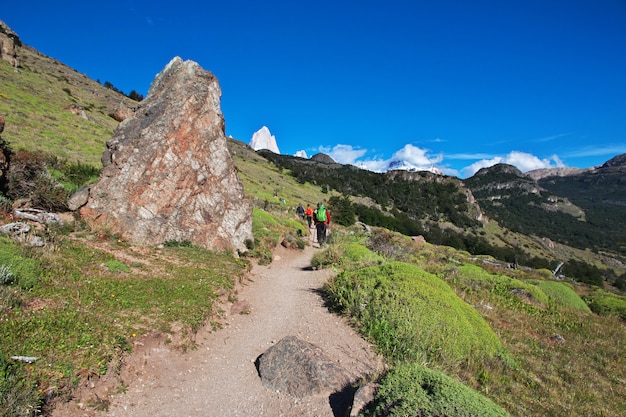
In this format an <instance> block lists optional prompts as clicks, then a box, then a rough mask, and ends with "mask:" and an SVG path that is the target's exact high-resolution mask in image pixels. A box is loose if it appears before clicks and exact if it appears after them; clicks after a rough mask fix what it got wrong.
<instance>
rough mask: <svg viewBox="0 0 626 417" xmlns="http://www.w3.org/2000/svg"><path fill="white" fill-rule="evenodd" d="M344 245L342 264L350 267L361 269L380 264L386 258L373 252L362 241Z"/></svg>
mask: <svg viewBox="0 0 626 417" xmlns="http://www.w3.org/2000/svg"><path fill="white" fill-rule="evenodd" d="M343 246H344V254H343V258H342V260H341V264H342V265H344V267H346V268H349V269H359V268H365V267H368V266H375V265H380V264H381V263H383V261H384V260H385V258H383V257H382V256H380V255H378V254H377V253H374V252H372V251H371V250H369V249H368V248H366V247H365V246H363V245H361V244H360V243H354V242H352V243H347V244H345V245H343Z"/></svg>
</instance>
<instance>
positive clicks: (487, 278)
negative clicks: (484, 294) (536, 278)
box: [451, 264, 549, 308]
mask: <svg viewBox="0 0 626 417" xmlns="http://www.w3.org/2000/svg"><path fill="white" fill-rule="evenodd" d="M455 269H456V273H455V274H452V275H451V276H452V278H451V280H452V281H453V282H454V286H455V287H457V288H460V289H462V290H463V291H465V292H472V291H476V290H478V289H481V290H483V291H489V292H491V293H493V294H496V295H500V296H503V297H504V298H507V299H509V300H510V302H511V303H513V304H515V305H518V306H519V308H527V307H528V305H529V304H530V305H531V306H538V307H541V308H545V307H546V306H547V305H548V301H549V300H548V296H547V295H546V294H545V293H544V292H543V291H542V290H541V288H539V287H537V286H535V285H532V284H530V283H527V282H524V281H521V280H519V279H515V278H511V277H507V276H506V275H499V274H491V273H489V272H488V271H486V270H484V269H483V268H481V267H480V266H478V265H472V264H464V265H461V266H460V267H458V268H455Z"/></svg>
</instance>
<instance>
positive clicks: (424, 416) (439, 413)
mask: <svg viewBox="0 0 626 417" xmlns="http://www.w3.org/2000/svg"><path fill="white" fill-rule="evenodd" d="M359 415H360V416H364V417H378V416H381V417H382V416H385V417H386V416H397V417H413V416H420V417H430V416H432V417H475V416H481V417H506V416H509V414H508V413H507V412H506V411H505V410H504V409H502V408H501V407H500V406H498V405H497V404H495V403H494V402H493V401H491V400H490V399H488V398H486V397H484V396H482V395H481V394H479V393H478V392H476V391H474V390H472V389H471V388H469V387H467V386H465V385H463V384H461V383H460V382H458V381H456V380H454V379H452V378H450V377H449V376H447V375H445V374H443V373H441V372H438V371H434V370H432V369H428V368H426V367H424V366H421V365H419V364H408V365H400V366H396V367H394V368H393V369H392V370H391V371H390V372H389V373H388V374H387V375H385V376H384V377H383V378H382V380H381V382H380V387H379V388H378V390H377V392H376V395H375V398H374V401H373V402H372V403H371V404H369V405H368V407H367V408H366V409H365V410H363V412H362V413H361V414H359Z"/></svg>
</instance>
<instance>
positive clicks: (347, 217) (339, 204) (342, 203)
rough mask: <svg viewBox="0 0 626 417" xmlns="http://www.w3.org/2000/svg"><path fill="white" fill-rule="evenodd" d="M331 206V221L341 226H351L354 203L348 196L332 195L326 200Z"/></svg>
mask: <svg viewBox="0 0 626 417" xmlns="http://www.w3.org/2000/svg"><path fill="white" fill-rule="evenodd" d="M328 204H329V205H330V207H331V213H332V221H333V222H336V223H338V224H340V225H342V226H351V225H353V224H354V219H355V217H356V214H355V210H354V205H353V204H352V202H351V201H350V198H349V197H337V196H333V197H331V198H330V199H329V200H328Z"/></svg>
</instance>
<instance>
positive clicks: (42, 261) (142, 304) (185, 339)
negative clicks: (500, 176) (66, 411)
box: [0, 236, 247, 415]
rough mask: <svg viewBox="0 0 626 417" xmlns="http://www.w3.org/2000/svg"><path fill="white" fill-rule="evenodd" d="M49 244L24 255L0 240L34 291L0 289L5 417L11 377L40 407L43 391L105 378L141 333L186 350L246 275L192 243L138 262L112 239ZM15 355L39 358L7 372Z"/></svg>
mask: <svg viewBox="0 0 626 417" xmlns="http://www.w3.org/2000/svg"><path fill="white" fill-rule="evenodd" d="M54 241H55V247H54V250H46V249H42V250H30V249H29V250H25V249H24V248H21V247H20V246H19V245H18V244H16V243H13V242H11V241H8V240H7V239H1V240H0V258H2V259H3V260H4V262H8V263H9V264H14V265H20V267H19V268H15V273H16V275H17V276H18V281H19V282H21V281H22V280H23V279H25V278H24V277H27V278H28V279H27V280H28V282H30V283H32V284H33V285H32V286H29V288H28V289H22V288H21V285H17V284H16V285H12V286H8V287H7V286H2V287H1V288H2V291H0V297H2V302H1V303H0V306H1V307H2V318H3V324H2V326H0V354H1V355H0V362H2V361H5V365H4V368H5V369H4V374H0V387H4V391H3V392H2V400H1V402H0V410H1V411H2V412H1V413H0V414H2V415H4V414H3V413H4V412H5V411H6V410H8V408H10V407H12V406H11V404H15V402H16V401H18V402H19V401H20V400H19V398H16V396H17V395H18V393H16V392H14V391H12V390H9V389H8V388H7V386H9V385H11V384H9V381H12V380H14V379H17V380H20V381H23V384H25V386H31V387H35V386H36V387H38V390H37V392H36V393H39V394H40V395H39V396H37V395H36V393H31V394H32V396H34V397H37V398H39V400H38V401H41V398H42V396H43V395H44V393H45V392H47V391H46V390H47V389H48V388H52V387H56V388H55V389H56V390H59V392H57V395H61V393H63V392H66V393H68V394H69V393H70V392H71V389H72V388H73V387H74V386H75V385H76V383H77V381H78V380H80V378H84V377H89V376H94V375H102V374H104V373H105V372H106V371H107V368H108V366H109V363H110V362H111V361H112V360H113V359H115V358H118V357H119V356H120V355H121V354H123V353H124V352H127V351H128V350H129V349H130V348H131V347H132V344H133V340H135V339H136V338H141V337H142V335H144V334H147V333H151V332H154V331H158V332H162V333H165V334H168V335H169V336H168V337H170V338H171V339H172V340H175V341H176V345H177V346H178V347H179V348H180V349H183V350H186V349H189V348H193V335H194V334H195V332H196V331H197V330H198V329H199V327H200V326H201V325H202V324H204V323H206V322H207V321H214V322H215V323H218V322H219V316H220V312H219V311H218V310H217V307H216V301H217V300H218V294H221V295H222V296H227V295H228V294H230V293H233V292H234V291H235V290H234V285H235V282H236V281H237V280H238V279H241V277H242V276H243V274H244V272H245V271H246V269H247V263H246V262H245V261H243V260H239V259H234V258H232V257H231V256H229V255H227V254H218V253H213V252H210V251H207V250H204V249H201V248H198V247H193V246H186V247H183V246H173V247H164V248H163V249H156V248H155V249H153V250H151V252H150V254H149V255H138V254H136V253H134V252H133V251H132V248H130V247H128V246H126V245H125V244H124V243H123V242H117V241H113V240H110V241H98V240H97V239H95V238H93V243H92V244H88V243H83V242H80V241H77V240H74V239H69V238H67V237H59V236H57V237H55V238H54ZM100 248H106V249H107V250H106V251H105V250H102V249H100ZM118 255H119V256H123V257H122V258H117V256H118ZM35 271H36V273H35ZM8 297H13V302H8V301H7V299H8ZM9 301H11V300H9ZM15 355H20V356H35V357H38V358H39V359H38V360H37V361H35V362H33V363H32V364H30V365H19V364H13V363H10V364H8V365H7V363H6V361H7V360H8V359H7V358H8V357H9V356H15ZM9 365H10V366H9ZM0 368H1V367H0ZM7 384H8V385H7ZM29 398H31V397H29ZM31 400H32V398H31ZM29 401H30V400H29ZM31 405H33V407H38V406H40V405H41V404H40V403H39V405H38V404H37V402H36V403H35V404H31Z"/></svg>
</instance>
